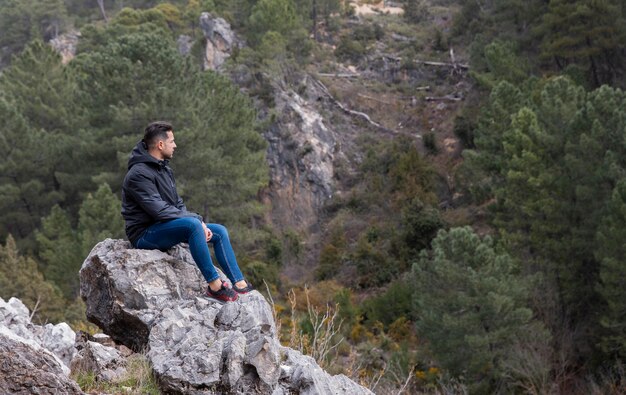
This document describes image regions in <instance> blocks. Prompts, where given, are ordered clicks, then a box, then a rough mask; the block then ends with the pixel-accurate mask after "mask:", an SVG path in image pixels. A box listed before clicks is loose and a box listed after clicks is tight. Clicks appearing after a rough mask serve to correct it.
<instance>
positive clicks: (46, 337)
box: [0, 298, 76, 374]
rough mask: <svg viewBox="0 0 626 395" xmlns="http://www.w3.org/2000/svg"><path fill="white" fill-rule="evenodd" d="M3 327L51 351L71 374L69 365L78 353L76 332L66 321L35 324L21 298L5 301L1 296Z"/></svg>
mask: <svg viewBox="0 0 626 395" xmlns="http://www.w3.org/2000/svg"><path fill="white" fill-rule="evenodd" d="M2 327H4V328H6V330H7V331H8V332H11V333H13V334H14V335H16V336H18V337H20V338H21V339H22V340H23V341H27V342H28V343H29V344H30V345H32V346H34V347H40V348H44V349H46V350H48V351H50V352H51V353H52V354H53V356H54V358H56V359H57V361H58V362H59V363H60V364H61V369H62V370H63V371H64V372H65V373H66V374H69V372H70V370H69V365H70V362H71V360H72V358H73V357H74V354H75V353H76V349H75V348H74V343H75V341H76V334H75V333H74V331H73V330H72V329H71V328H70V327H69V325H67V324H66V323H64V322H62V323H60V324H56V325H53V324H46V325H45V326H40V325H35V324H33V323H32V322H31V321H30V313H29V311H28V308H27V307H26V306H25V305H24V303H22V301H21V300H19V299H17V298H11V299H9V301H8V302H5V301H4V300H3V299H2V298H0V328H2Z"/></svg>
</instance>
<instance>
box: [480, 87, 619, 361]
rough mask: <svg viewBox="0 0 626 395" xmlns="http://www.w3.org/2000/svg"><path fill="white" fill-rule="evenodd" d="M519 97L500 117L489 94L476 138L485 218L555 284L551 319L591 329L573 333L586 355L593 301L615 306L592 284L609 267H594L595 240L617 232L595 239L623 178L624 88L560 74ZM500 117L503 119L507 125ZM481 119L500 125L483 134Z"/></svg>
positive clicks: (595, 310)
mask: <svg viewBox="0 0 626 395" xmlns="http://www.w3.org/2000/svg"><path fill="white" fill-rule="evenodd" d="M502 86H504V85H502ZM498 90H500V88H496V90H495V91H494V92H496V91H498ZM519 93H521V92H519ZM527 95H528V96H526V97H527V98H526V100H525V104H526V106H525V107H522V108H520V109H518V110H516V109H515V106H513V107H509V110H510V111H511V112H513V113H511V114H509V115H507V114H506V111H504V112H503V113H501V112H498V111H494V110H495V109H505V108H506V107H501V106H500V105H499V104H498V103H499V99H498V98H497V97H496V96H492V99H494V101H493V102H492V103H491V104H490V105H489V106H488V110H487V111H485V113H484V114H485V116H486V118H484V119H482V120H481V124H482V125H484V126H483V127H482V128H481V129H480V130H479V131H478V132H479V133H481V134H482V136H481V137H480V138H478V137H477V139H476V141H477V147H478V149H479V150H481V149H483V150H484V154H483V153H478V155H477V157H478V158H481V157H482V158H481V159H480V161H483V162H482V163H483V164H484V166H482V168H483V169H484V170H486V171H487V173H488V174H490V175H491V176H492V177H493V180H494V182H493V185H494V191H495V198H496V200H495V204H494V205H493V208H494V213H495V214H496V215H495V222H494V223H495V224H496V225H497V226H498V227H499V228H500V229H501V230H502V231H503V233H504V234H506V236H507V238H508V239H509V241H510V242H511V243H512V245H514V246H515V248H516V250H517V251H518V253H520V254H522V255H524V256H527V257H530V259H529V260H528V262H529V264H528V267H529V269H530V268H533V267H535V268H537V267H538V268H540V270H541V271H542V272H543V273H544V274H545V276H546V278H547V279H549V280H550V281H551V282H553V283H554V284H555V286H556V289H557V294H558V297H559V301H558V303H559V304H560V308H561V310H560V311H561V314H562V317H560V318H559V319H560V320H562V321H563V320H564V321H565V322H570V323H572V324H573V323H576V325H579V326H581V325H582V326H584V327H585V328H586V330H587V331H588V332H589V333H592V334H593V336H589V335H587V336H584V337H580V338H576V339H574V342H575V343H576V346H577V347H578V349H579V350H580V352H581V353H584V355H583V357H584V358H590V357H591V356H592V354H593V345H594V344H596V343H597V342H598V341H599V339H598V337H599V336H600V333H601V328H600V325H601V324H602V322H600V321H599V320H598V316H599V314H600V312H601V311H602V310H603V307H602V306H603V305H604V304H605V303H606V304H608V305H611V304H615V303H618V304H619V302H617V301H616V300H614V299H613V296H615V295H613V294H611V291H608V290H606V289H603V288H600V289H603V291H602V292H600V293H598V289H597V288H596V284H597V283H598V282H603V281H607V279H606V278H605V279H603V278H602V277H601V274H600V273H601V272H602V271H603V270H604V271H606V270H608V271H609V272H610V271H611V270H612V269H608V268H607V267H604V268H603V265H608V266H611V263H610V262H611V259H612V258H611V256H607V257H605V256H604V255H603V252H602V251H601V249H602V245H606V244H607V243H608V244H610V243H616V242H618V240H619V235H616V236H615V237H616V239H612V238H610V237H609V236H610V235H609V234H608V233H606V231H604V233H602V234H603V235H604V239H603V240H604V241H603V243H604V244H599V243H598V242H597V240H596V235H597V234H598V229H599V228H600V226H601V224H602V221H603V218H605V217H606V216H607V213H609V212H611V210H613V209H611V208H610V207H611V203H610V201H611V199H612V195H613V193H614V186H615V185H618V184H619V183H620V182H622V180H624V179H625V175H626V160H625V159H624V158H625V157H626V149H625V147H624V145H623V131H624V130H625V129H624V128H625V121H624V119H626V113H625V112H624V108H626V106H625V105H626V100H625V95H624V93H623V92H622V91H620V90H617V89H612V88H609V87H607V86H603V87H601V88H599V89H597V90H595V91H593V92H590V93H586V92H585V91H584V89H583V88H581V87H579V86H576V85H575V84H573V83H572V82H571V81H569V80H568V79H566V78H562V77H560V78H554V79H551V80H548V81H542V82H537V83H536V84H535V85H534V88H532V89H530V90H529V92H528V93H527ZM522 96H523V95H522ZM507 97H510V95H507ZM515 111H516V112H515ZM487 114H489V115H487ZM496 116H497V117H496ZM503 119H510V120H511V121H510V126H509V127H508V128H507V127H506V122H504V123H502V120H503ZM489 124H491V125H494V130H502V132H498V133H492V132H493V131H489V129H488V125H489ZM500 126H502V129H499V128H500ZM498 135H501V138H500V142H498V137H497V136H498ZM494 164H497V166H494ZM607 251H608V250H607ZM602 260H605V263H602V264H601V262H602ZM531 262H533V263H531ZM533 265H536V266H533ZM604 275H606V274H604ZM608 284H610V282H609V283H608ZM608 287H609V288H611V286H610V285H608ZM611 295H613V296H611ZM556 321H558V320H556ZM562 321H561V322H562ZM602 325H604V324H602Z"/></svg>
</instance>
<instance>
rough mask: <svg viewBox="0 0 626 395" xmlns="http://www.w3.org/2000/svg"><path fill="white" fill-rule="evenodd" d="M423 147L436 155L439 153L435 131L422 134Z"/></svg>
mask: <svg viewBox="0 0 626 395" xmlns="http://www.w3.org/2000/svg"><path fill="white" fill-rule="evenodd" d="M423 138H424V148H426V150H427V151H428V153H429V154H431V155H437V154H438V153H439V147H437V139H436V137H435V133H433V132H428V133H426V134H425V135H424V137H423Z"/></svg>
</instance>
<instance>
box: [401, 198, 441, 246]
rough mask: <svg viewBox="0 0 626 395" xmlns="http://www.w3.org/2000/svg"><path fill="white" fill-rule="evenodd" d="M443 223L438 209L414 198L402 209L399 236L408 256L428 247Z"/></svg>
mask: <svg viewBox="0 0 626 395" xmlns="http://www.w3.org/2000/svg"><path fill="white" fill-rule="evenodd" d="M444 225H445V223H444V221H443V219H442V218H441V215H440V214H439V210H437V209H435V208H433V207H429V206H426V205H424V203H422V201H421V200H419V198H414V199H413V200H412V201H411V202H409V203H408V204H407V205H406V206H405V207H404V208H403V209H402V215H401V229H402V230H401V237H402V241H403V243H404V245H405V246H406V248H407V249H408V251H409V256H410V257H416V256H417V254H418V253H419V252H420V251H421V250H423V249H425V248H428V247H430V242H431V241H432V240H433V239H434V238H435V236H436V235H437V232H438V231H439V229H441V228H443V227H444Z"/></svg>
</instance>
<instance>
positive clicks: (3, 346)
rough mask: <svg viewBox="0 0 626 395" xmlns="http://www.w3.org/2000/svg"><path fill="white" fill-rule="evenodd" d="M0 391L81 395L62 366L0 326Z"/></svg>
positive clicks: (42, 350)
mask: <svg viewBox="0 0 626 395" xmlns="http://www.w3.org/2000/svg"><path fill="white" fill-rule="evenodd" d="M0 361H1V362H0V388H1V391H2V393H6V394H25V395H26V394H82V393H83V392H82V391H81V390H80V388H79V387H78V385H77V384H76V383H75V382H73V381H72V380H70V379H69V378H68V376H67V375H66V372H65V370H64V369H63V365H62V364H61V363H59V360H58V359H57V358H55V357H54V355H53V354H52V353H50V352H49V351H47V350H46V349H44V348H42V347H41V346H39V345H38V344H37V343H35V342H32V341H27V340H26V339H24V338H23V337H20V336H17V335H16V334H14V333H13V332H11V331H10V330H9V329H8V328H7V327H4V326H0Z"/></svg>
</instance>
